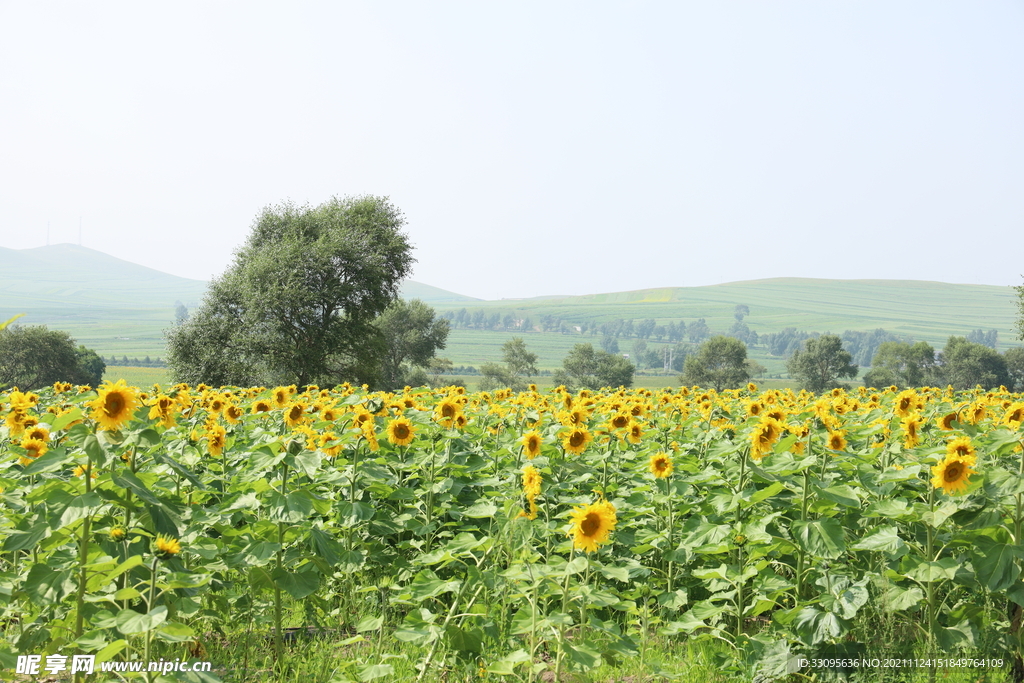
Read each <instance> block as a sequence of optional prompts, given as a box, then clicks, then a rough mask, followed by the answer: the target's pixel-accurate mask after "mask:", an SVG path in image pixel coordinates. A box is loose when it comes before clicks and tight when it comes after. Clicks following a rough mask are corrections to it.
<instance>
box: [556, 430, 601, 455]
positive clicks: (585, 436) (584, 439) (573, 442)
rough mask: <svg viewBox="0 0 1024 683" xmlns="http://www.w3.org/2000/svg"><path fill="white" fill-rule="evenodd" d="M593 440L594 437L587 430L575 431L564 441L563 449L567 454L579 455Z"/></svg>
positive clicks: (566, 436) (567, 434) (568, 434)
mask: <svg viewBox="0 0 1024 683" xmlns="http://www.w3.org/2000/svg"><path fill="white" fill-rule="evenodd" d="M593 439H594V437H593V436H592V435H591V434H590V432H588V431H587V430H586V429H573V430H572V431H570V432H568V433H566V435H565V437H564V438H563V439H562V448H564V449H565V452H566V453H572V454H573V455H579V454H580V453H582V452H583V451H585V450H586V449H587V445H588V444H589V443H590V442H591V441H592V440H593Z"/></svg>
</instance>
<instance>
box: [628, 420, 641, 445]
mask: <svg viewBox="0 0 1024 683" xmlns="http://www.w3.org/2000/svg"><path fill="white" fill-rule="evenodd" d="M643 436H644V430H643V427H641V426H640V423H638V422H631V423H630V425H629V431H628V432H626V441H628V442H630V443H632V444H638V443H640V441H642V440H643Z"/></svg>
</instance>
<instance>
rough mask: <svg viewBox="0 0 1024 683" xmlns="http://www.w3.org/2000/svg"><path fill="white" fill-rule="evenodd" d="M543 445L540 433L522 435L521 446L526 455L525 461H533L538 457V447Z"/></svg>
mask: <svg viewBox="0 0 1024 683" xmlns="http://www.w3.org/2000/svg"><path fill="white" fill-rule="evenodd" d="M543 443H544V441H543V439H542V438H541V435H540V432H537V431H533V432H527V433H526V434H523V439H522V444H523V452H524V453H525V454H526V459H527V460H533V459H534V458H536V457H537V456H538V455H540V447H541V445H542V444H543Z"/></svg>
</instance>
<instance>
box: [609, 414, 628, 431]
mask: <svg viewBox="0 0 1024 683" xmlns="http://www.w3.org/2000/svg"><path fill="white" fill-rule="evenodd" d="M630 422H631V420H630V419H629V414H628V413H618V414H616V415H615V416H614V417H612V419H611V420H609V421H608V426H609V427H611V428H612V429H625V428H626V427H628V426H629V423H630Z"/></svg>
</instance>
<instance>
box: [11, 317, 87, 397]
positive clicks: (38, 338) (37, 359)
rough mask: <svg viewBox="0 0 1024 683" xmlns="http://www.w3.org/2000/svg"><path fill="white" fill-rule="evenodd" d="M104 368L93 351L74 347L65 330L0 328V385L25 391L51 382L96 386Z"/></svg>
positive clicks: (35, 327) (40, 327) (17, 327)
mask: <svg viewBox="0 0 1024 683" xmlns="http://www.w3.org/2000/svg"><path fill="white" fill-rule="evenodd" d="M8 322H11V321H8ZM104 367H105V366H104V364H103V360H102V359H101V358H100V357H99V356H97V355H96V353H95V352H94V351H91V350H90V349H87V348H85V347H84V346H79V347H77V348H76V347H75V340H74V339H72V338H71V335H69V334H68V333H67V332H62V331H60V330H48V329H46V326H44V325H30V326H28V327H20V326H14V327H8V328H7V329H3V330H0V386H3V385H7V386H16V387H18V388H19V389H21V390H23V391H28V390H35V389H41V388H42V387H45V386H49V385H51V384H53V383H54V382H71V383H73V384H91V385H95V384H98V383H99V382H100V380H101V379H102V377H103V370H104ZM97 371H98V372H97Z"/></svg>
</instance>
